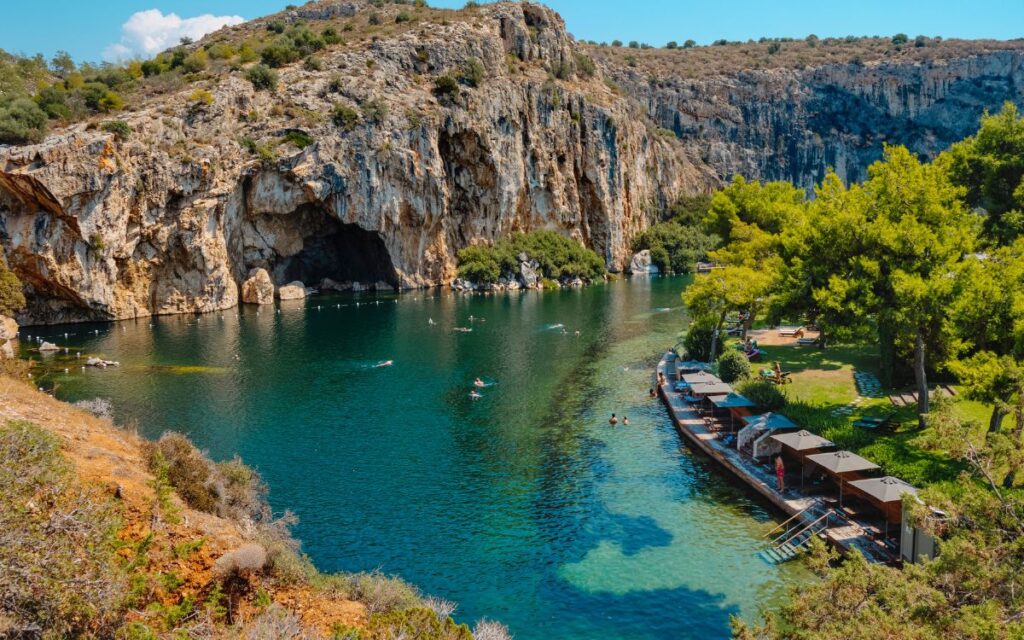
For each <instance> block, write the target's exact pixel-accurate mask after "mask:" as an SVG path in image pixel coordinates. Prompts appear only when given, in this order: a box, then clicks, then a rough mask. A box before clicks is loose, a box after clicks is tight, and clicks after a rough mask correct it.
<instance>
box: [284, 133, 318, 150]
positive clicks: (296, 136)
mask: <svg viewBox="0 0 1024 640" xmlns="http://www.w3.org/2000/svg"><path fill="white" fill-rule="evenodd" d="M283 140H284V141H285V142H290V143H292V144H293V145H295V146H296V147H298V148H299V149H305V148H306V147H308V146H309V145H311V144H313V136H311V135H309V134H308V133H306V132H305V131H298V130H292V131H289V132H288V133H286V134H284V137H283Z"/></svg>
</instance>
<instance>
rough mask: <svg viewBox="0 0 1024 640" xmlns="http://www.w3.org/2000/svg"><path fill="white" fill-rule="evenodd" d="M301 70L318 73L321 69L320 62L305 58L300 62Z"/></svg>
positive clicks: (308, 57) (311, 57)
mask: <svg viewBox="0 0 1024 640" xmlns="http://www.w3.org/2000/svg"><path fill="white" fill-rule="evenodd" d="M302 68H303V69H305V70H306V71H320V70H321V69H322V68H323V67H322V66H321V65H320V61H319V60H317V59H316V58H314V57H313V56H306V59H305V60H303V62H302Z"/></svg>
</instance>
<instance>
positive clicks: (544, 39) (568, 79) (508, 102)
mask: <svg viewBox="0 0 1024 640" xmlns="http://www.w3.org/2000/svg"><path fill="white" fill-rule="evenodd" d="M366 9H367V6H366V5H365V3H364V2H362V0H329V1H324V2H317V3H312V4H307V5H303V6H302V7H301V8H297V9H293V10H291V11H290V12H285V13H283V14H281V15H280V16H279V17H278V19H282V18H283V19H285V20H292V21H294V20H299V19H301V20H314V21H316V20H336V21H337V20H345V19H352V20H361V18H360V14H361V13H362V12H363V11H365V10H366ZM401 10H403V8H402V7H401V6H399V5H391V4H385V5H384V6H383V7H374V8H373V11H376V12H378V13H379V14H380V15H381V17H382V21H383V23H384V24H388V25H392V26H395V16H396V15H397V13H398V12H399V11H401ZM349 15H355V16H356V17H355V18H346V16H349ZM445 16H446V17H445V18H444V19H443V20H437V21H433V22H427V21H424V22H422V23H420V24H413V25H409V26H408V27H402V28H391V27H389V28H388V29H387V30H386V32H382V33H381V35H380V36H379V37H376V36H375V37H365V38H363V39H362V40H356V39H355V36H353V39H349V37H346V40H349V42H348V43H347V44H346V45H344V46H337V47H332V48H330V49H328V50H325V51H322V52H320V53H318V54H317V59H318V61H319V65H320V67H321V70H312V69H309V68H307V67H305V66H304V65H303V64H302V63H297V64H293V65H290V66H287V67H285V68H283V69H280V70H279V73H280V82H279V86H278V87H277V90H276V91H256V90H255V89H254V87H253V86H252V84H251V83H250V82H248V81H247V80H246V79H245V78H244V72H242V71H234V72H231V71H228V70H227V69H224V70H221V71H217V73H219V74H221V75H219V76H218V77H216V79H215V80H214V81H209V82H204V84H202V85H201V86H202V87H203V88H205V89H207V90H209V91H210V92H211V93H212V95H213V98H214V99H213V101H212V103H211V104H205V103H203V102H197V101H196V100H194V99H192V98H191V97H190V96H191V94H192V92H193V90H194V89H195V86H193V85H188V86H186V87H184V88H182V89H180V90H177V91H176V92H170V93H167V94H164V95H159V96H156V97H153V98H151V99H149V101H143V102H142V103H141V104H139V105H138V106H137V108H134V109H133V110H132V111H131V112H126V113H123V114H120V115H118V116H117V117H118V119H120V120H122V121H123V122H124V123H125V124H127V125H128V127H129V129H130V131H131V133H130V135H129V136H127V137H126V138H124V137H122V138H119V137H117V136H115V135H114V134H113V133H110V132H108V131H105V130H104V129H103V128H102V127H97V126H95V125H96V123H95V122H94V123H79V124H75V125H72V126H70V127H67V128H65V129H62V130H56V131H54V132H53V133H52V134H51V135H50V136H49V137H48V138H46V139H45V140H44V141H43V142H41V143H39V144H35V145H29V146H23V147H0V244H2V246H3V250H4V252H5V254H6V257H7V260H8V263H9V264H10V266H11V268H12V269H13V270H14V271H15V272H16V273H17V275H18V276H19V277H20V278H21V280H22V282H24V283H25V285H26V293H27V297H28V301H29V304H28V307H27V309H26V310H25V311H24V312H23V313H22V315H20V316H19V317H18V320H20V321H22V322H23V323H51V322H66V321H84V320H103V319H115V318H129V317H140V316H147V315H153V314H169V313H182V312H208V311H215V310H219V309H225V308H229V307H232V306H235V305H236V304H238V303H239V301H240V299H245V298H246V291H247V289H246V287H245V285H246V281H247V280H248V279H249V278H250V273H251V272H252V270H253V269H263V270H265V271H266V273H267V274H268V276H269V278H270V280H271V281H272V283H273V284H275V285H282V284H286V283H289V282H293V281H296V280H300V281H302V282H309V283H321V282H324V281H325V280H329V281H330V282H333V283H336V284H338V287H340V288H342V289H349V288H350V289H351V290H364V289H370V288H376V289H378V290H381V289H393V288H399V289H406V288H418V287H426V286H433V285H439V284H451V283H453V282H454V280H455V277H456V257H455V256H456V253H457V251H458V250H459V249H461V248H463V247H465V246H467V245H471V244H478V243H490V242H493V241H495V240H496V239H499V238H502V237H505V236H507V235H508V234H510V233H512V232H515V231H528V230H531V229H552V230H556V231H558V232H560V233H563V234H565V235H567V236H570V237H573V238H575V239H577V240H578V241H580V242H582V243H584V244H585V245H587V246H588V247H590V248H592V249H594V250H595V251H596V252H597V253H598V254H599V255H601V256H602V257H603V258H604V259H605V261H606V264H607V267H608V268H609V269H610V270H612V271H622V270H626V269H628V268H629V266H630V261H631V258H632V255H633V252H632V247H631V243H632V240H633V238H634V237H635V236H636V235H637V233H639V232H640V231H642V230H644V229H645V228H646V227H647V226H648V225H649V224H650V223H651V222H652V221H653V219H654V214H655V213H656V212H657V211H658V210H659V209H661V208H663V207H665V206H666V205H668V204H669V203H671V202H673V201H674V200H675V199H676V198H678V197H679V196H680V195H683V194H688V193H694V192H699V191H706V190H709V189H712V188H714V187H716V186H717V185H719V184H720V183H721V180H722V179H727V178H728V177H729V176H731V175H732V174H734V173H737V172H739V173H743V174H745V175H747V176H749V177H751V178H790V179H794V180H796V181H798V182H800V183H801V184H805V185H806V184H809V183H810V182H813V181H814V180H816V179H817V178H818V177H820V175H821V173H822V172H823V170H824V168H825V167H826V166H829V165H831V166H835V167H836V169H837V170H839V171H840V173H841V175H843V176H845V177H847V178H850V179H857V178H859V177H862V176H863V174H864V167H865V166H866V165H867V163H869V162H870V161H871V160H872V159H874V158H875V157H877V155H878V154H879V153H880V149H881V143H882V142H883V141H889V142H906V143H908V144H910V146H911V147H912V148H914V149H915V150H918V151H921V152H922V153H925V154H931V153H934V152H935V151H937V150H938V149H940V148H942V147H943V146H944V145H946V144H948V142H949V141H951V140H952V139H954V138H957V137H960V136H961V135H962V134H963V133H966V132H967V131H969V130H970V129H971V128H973V127H974V123H975V122H976V119H977V115H978V114H980V112H981V110H982V109H983V108H985V107H990V108H994V107H998V104H999V103H1000V102H1001V101H1002V100H1004V99H1007V98H1010V99H1017V98H1019V96H1020V91H1021V87H1024V78H1022V77H1021V72H1020V66H1021V65H1020V57H1019V55H1020V54H1019V53H1017V52H1015V51H1006V52H995V53H989V54H986V55H984V56H975V57H973V58H970V59H962V60H947V61H944V62H943V64H941V65H939V64H936V65H927V64H924V63H915V65H913V66H912V68H910V67H906V66H900V65H887V64H886V63H884V62H883V63H872V64H869V65H864V66H861V67H855V66H854V65H845V66H837V65H833V66H827V67H824V66H823V67H818V68H806V69H803V70H768V71H757V72H742V73H737V74H735V75H734V76H716V77H709V78H702V79H695V80H673V79H671V78H663V79H660V80H658V81H657V82H653V81H652V80H651V78H649V77H648V76H647V75H645V72H644V69H643V68H632V67H629V66H628V65H625V64H621V65H620V64H616V63H614V62H605V61H601V62H599V64H598V65H597V66H596V68H593V69H588V65H587V64H585V58H582V57H581V56H585V55H586V53H587V52H588V51H591V50H590V49H588V48H587V47H584V46H583V45H580V44H579V43H577V42H576V41H575V40H573V38H572V37H571V36H569V35H568V34H567V33H566V30H565V25H564V23H563V21H562V19H561V17H559V16H558V15H557V14H556V13H554V12H553V11H551V10H549V9H547V8H545V7H543V6H540V5H535V4H529V3H499V4H488V5H484V6H481V7H479V8H476V9H472V10H469V11H462V12H448V13H446V14H445ZM255 27H256V31H260V32H265V31H266V30H265V29H264V28H260V25H255ZM247 28H248V29H249V31H245V29H247ZM317 28H319V27H317ZM232 29H236V30H239V31H238V33H239V34H241V36H240V37H244V36H245V34H247V33H251V32H252V29H253V25H242V26H240V27H235V28H232ZM227 32H228V33H229V34H230V33H234V32H233V31H232V30H231V29H229V30H227ZM214 37H220V35H218V34H214V36H211V38H214ZM203 44H204V43H203V42H200V43H197V44H196V45H194V46H202V45H203ZM472 61H476V62H479V64H480V65H481V66H482V68H483V70H484V73H483V74H482V75H483V77H482V79H481V80H480V81H479V82H478V83H475V86H471V84H473V83H468V82H464V83H463V84H462V85H461V86H460V87H459V91H458V94H457V95H453V94H442V93H439V92H438V91H437V90H435V81H437V80H438V79H439V78H441V77H444V76H452V77H462V76H463V75H464V73H465V69H466V68H467V65H470V64H471V62H472ZM972 83H976V84H977V85H978V86H979V87H981V88H972ZM337 107H345V108H347V109H350V110H351V113H354V114H357V117H356V121H355V124H354V126H352V127H348V126H339V125H338V124H335V122H334V121H333V119H332V117H331V113H332V110H333V109H335V108H337ZM666 130H670V131H672V132H674V133H675V134H676V135H675V136H673V135H666ZM303 139H309V140H311V141H312V143H311V144H308V145H306V146H304V147H303V148H299V147H298V146H296V145H295V144H293V143H292V142H289V140H303ZM512 280H514V281H515V283H516V286H529V285H528V283H529V281H530V280H532V278H530V276H529V275H528V274H522V273H520V277H515V278H512ZM563 284H566V283H563ZM568 284H571V283H568ZM261 286H262V287H263V288H262V290H261V292H265V282H262V285H261ZM506 286H513V285H512V284H511V283H506ZM325 288H326V287H325ZM250 289H251V287H250ZM249 293H250V294H251V293H252V292H251V290H249ZM249 297H252V296H251V295H250V296H249ZM257 297H259V296H257Z"/></svg>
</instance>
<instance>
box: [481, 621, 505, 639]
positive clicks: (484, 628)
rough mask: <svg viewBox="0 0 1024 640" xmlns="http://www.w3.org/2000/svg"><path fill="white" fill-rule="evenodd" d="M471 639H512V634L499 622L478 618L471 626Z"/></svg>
mask: <svg viewBox="0 0 1024 640" xmlns="http://www.w3.org/2000/svg"><path fill="white" fill-rule="evenodd" d="M473 640H512V634H511V633H509V631H508V627H506V626H505V625H503V624H501V623H500V622H494V621H492V620H480V621H478V622H477V623H476V625H475V626H474V627H473Z"/></svg>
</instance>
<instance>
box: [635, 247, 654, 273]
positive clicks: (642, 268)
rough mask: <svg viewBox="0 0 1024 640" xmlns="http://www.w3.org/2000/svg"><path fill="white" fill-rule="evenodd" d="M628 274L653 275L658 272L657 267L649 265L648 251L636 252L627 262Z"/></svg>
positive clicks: (649, 254)
mask: <svg viewBox="0 0 1024 640" xmlns="http://www.w3.org/2000/svg"><path fill="white" fill-rule="evenodd" d="M629 272H630V273H632V274H633V275H648V274H649V275H654V274H657V273H659V272H660V270H659V269H658V267H657V265H654V264H651V252H650V250H648V249H644V250H643V251H637V252H636V253H635V254H633V259H632V260H630V261H629Z"/></svg>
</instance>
